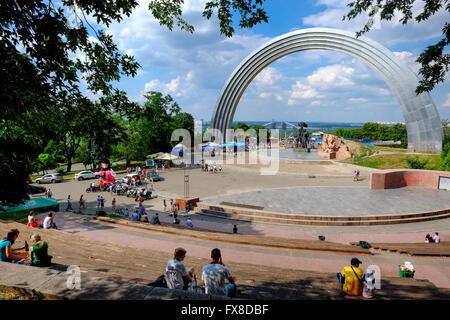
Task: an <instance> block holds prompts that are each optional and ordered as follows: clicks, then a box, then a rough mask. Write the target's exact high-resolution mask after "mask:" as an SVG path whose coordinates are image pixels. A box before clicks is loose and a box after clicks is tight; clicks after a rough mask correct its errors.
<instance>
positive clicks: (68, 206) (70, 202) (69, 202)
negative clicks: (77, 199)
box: [65, 194, 73, 211]
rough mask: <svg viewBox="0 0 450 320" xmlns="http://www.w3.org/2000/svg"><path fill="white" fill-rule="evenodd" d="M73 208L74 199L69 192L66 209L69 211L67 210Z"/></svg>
mask: <svg viewBox="0 0 450 320" xmlns="http://www.w3.org/2000/svg"><path fill="white" fill-rule="evenodd" d="M69 209H70V210H73V209H72V200H71V199H70V194H69V196H68V197H67V207H66V210H65V211H67V210H69Z"/></svg>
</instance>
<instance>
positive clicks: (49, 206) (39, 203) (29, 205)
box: [0, 198, 59, 219]
mask: <svg viewBox="0 0 450 320" xmlns="http://www.w3.org/2000/svg"><path fill="white" fill-rule="evenodd" d="M2 209H3V210H0V219H1V216H2V212H5V211H6V212H8V213H12V212H15V213H18V212H28V211H31V210H33V211H36V212H46V211H59V203H58V201H56V200H55V199H53V198H32V199H30V200H26V201H25V203H24V204H19V205H18V206H14V207H7V206H3V207H2Z"/></svg>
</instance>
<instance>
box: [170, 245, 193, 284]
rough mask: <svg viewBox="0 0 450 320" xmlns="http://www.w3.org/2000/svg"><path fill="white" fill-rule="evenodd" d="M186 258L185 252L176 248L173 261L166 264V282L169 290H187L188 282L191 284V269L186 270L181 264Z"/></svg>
mask: <svg viewBox="0 0 450 320" xmlns="http://www.w3.org/2000/svg"><path fill="white" fill-rule="evenodd" d="M185 257H186V250H185V249H183V248H176V249H175V252H174V255H173V259H171V260H169V261H168V262H167V266H166V282H167V288H169V289H180V290H185V289H187V285H188V284H189V282H192V272H193V269H191V270H189V271H188V270H187V268H186V266H185V265H184V263H183V262H182V261H183V260H184V258H185Z"/></svg>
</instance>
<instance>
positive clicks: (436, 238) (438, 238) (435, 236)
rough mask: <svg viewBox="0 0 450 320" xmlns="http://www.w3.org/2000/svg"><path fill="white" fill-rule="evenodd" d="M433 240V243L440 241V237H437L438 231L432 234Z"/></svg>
mask: <svg viewBox="0 0 450 320" xmlns="http://www.w3.org/2000/svg"><path fill="white" fill-rule="evenodd" d="M433 240H434V243H439V242H441V238H440V237H439V233H438V232H436V233H435V234H434V236H433Z"/></svg>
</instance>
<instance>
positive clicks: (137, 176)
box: [122, 173, 141, 183]
mask: <svg viewBox="0 0 450 320" xmlns="http://www.w3.org/2000/svg"><path fill="white" fill-rule="evenodd" d="M128 177H130V179H132V178H133V177H134V178H135V179H138V180H140V179H141V178H140V176H139V175H138V174H137V173H130V174H127V175H126V176H125V177H123V178H122V182H123V183H127V182H128Z"/></svg>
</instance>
